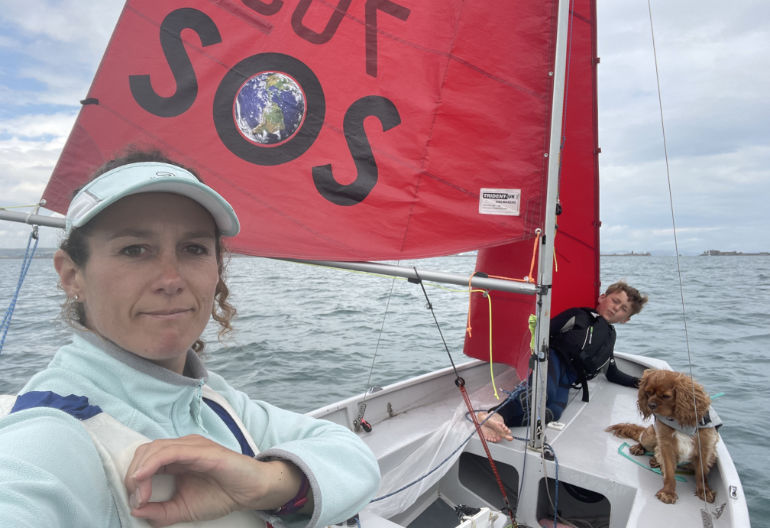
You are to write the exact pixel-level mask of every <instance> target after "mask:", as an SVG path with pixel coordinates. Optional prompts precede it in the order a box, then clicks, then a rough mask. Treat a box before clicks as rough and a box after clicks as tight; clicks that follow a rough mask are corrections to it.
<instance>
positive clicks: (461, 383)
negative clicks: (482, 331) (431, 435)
mask: <svg viewBox="0 0 770 528" xmlns="http://www.w3.org/2000/svg"><path fill="white" fill-rule="evenodd" d="M413 269H414V275H415V277H417V279H416V282H417V283H418V284H419V285H420V288H422V293H423V295H424V296H425V301H426V303H427V308H428V309H429V310H430V313H431V315H432V316H433V321H434V322H435V323H436V328H437V329H438V333H439V335H440V336H441V341H442V342H443V343H444V350H446V353H447V356H449V362H450V363H451V365H452V370H454V373H455V385H456V386H457V388H458V389H459V390H460V394H462V397H463V400H464V401H465V406H466V407H467V408H468V411H469V412H470V416H471V419H472V420H473V426H474V429H475V432H477V433H478V434H479V440H480V441H481V446H482V447H483V448H484V452H485V453H486V455H487V460H489V465H490V467H491V468H492V473H494V475H495V480H496V481H497V486H498V488H499V489H500V493H501V494H502V497H503V504H504V506H503V508H502V510H503V511H504V512H505V513H506V514H507V515H508V517H509V518H510V519H511V522H512V524H513V525H514V526H516V525H517V523H516V515H515V513H514V511H513V508H512V507H511V503H510V500H509V499H508V493H506V491H505V486H504V485H503V480H502V478H501V477H500V473H499V472H498V471H497V464H495V459H494V457H492V453H491V452H490V451H489V445H488V444H487V440H486V438H484V435H483V434H482V433H481V424H479V420H478V418H477V416H476V413H475V412H473V404H472V403H471V399H470V396H468V391H467V390H466V389H465V380H464V379H463V378H462V377H461V376H460V373H459V372H457V367H456V366H455V362H454V359H453V358H452V354H451V353H450V352H449V347H448V346H447V344H446V339H444V333H443V332H442V331H441V325H440V324H439V322H438V319H437V318H436V312H434V311H433V305H432V304H431V302H430V299H429V298H428V292H427V291H426V290H425V285H424V284H423V281H422V279H421V278H420V275H419V272H418V271H417V268H413Z"/></svg>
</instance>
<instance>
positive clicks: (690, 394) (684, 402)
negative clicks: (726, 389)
mask: <svg viewBox="0 0 770 528" xmlns="http://www.w3.org/2000/svg"><path fill="white" fill-rule="evenodd" d="M675 398H676V405H675V414H676V416H675V417H676V419H677V420H678V421H679V423H681V424H682V425H689V426H694V425H696V424H697V423H698V419H699V418H700V417H701V416H703V415H704V414H706V412H707V411H708V409H709V406H711V398H709V395H708V394H706V391H705V390H704V388H703V385H701V384H700V383H698V382H696V381H693V380H692V378H690V377H689V376H686V375H684V374H681V373H680V374H679V376H677V382H676V386H675Z"/></svg>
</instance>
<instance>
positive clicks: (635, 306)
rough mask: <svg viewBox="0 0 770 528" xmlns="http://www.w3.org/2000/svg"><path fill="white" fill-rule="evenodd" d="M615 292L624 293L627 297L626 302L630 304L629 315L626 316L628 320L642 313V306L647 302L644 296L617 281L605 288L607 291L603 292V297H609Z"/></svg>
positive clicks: (631, 287)
mask: <svg viewBox="0 0 770 528" xmlns="http://www.w3.org/2000/svg"><path fill="white" fill-rule="evenodd" d="M617 291H622V292H626V296H628V301H629V302H630V303H631V314H630V315H629V316H628V317H629V318H630V317H631V316H632V315H636V314H638V313H639V312H641V311H642V308H644V305H645V303H646V302H647V296H646V295H644V294H642V293H640V292H639V290H637V289H636V288H634V287H633V286H630V285H629V284H627V283H626V282H624V281H618V282H616V283H614V284H610V285H609V287H608V288H607V291H606V292H604V295H609V294H611V293H615V292H617Z"/></svg>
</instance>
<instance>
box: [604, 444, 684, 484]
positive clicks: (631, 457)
mask: <svg viewBox="0 0 770 528" xmlns="http://www.w3.org/2000/svg"><path fill="white" fill-rule="evenodd" d="M630 447H631V446H630V445H628V443H627V442H623V443H622V444H620V447H618V454H619V455H621V456H623V457H625V458H627V459H629V460H630V461H631V462H633V463H634V464H636V465H638V466H641V467H643V468H644V469H647V470H649V471H652V472H653V473H657V474H658V475H663V473H662V472H661V470H660V468H654V467H650V466H649V465H644V464H642V463H641V462H639V461H638V460H637V459H636V457H634V456H632V455H631V454H630V453H626V452H625V451H624V450H623V449H624V448H630ZM674 478H675V479H676V480H678V481H679V482H687V479H686V478H684V477H683V476H681V475H674Z"/></svg>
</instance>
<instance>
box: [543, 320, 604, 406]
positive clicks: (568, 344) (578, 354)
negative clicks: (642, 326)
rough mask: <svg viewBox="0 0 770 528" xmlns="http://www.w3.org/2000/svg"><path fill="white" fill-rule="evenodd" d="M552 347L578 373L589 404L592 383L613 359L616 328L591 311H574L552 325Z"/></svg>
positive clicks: (553, 321) (584, 399) (579, 381)
mask: <svg viewBox="0 0 770 528" xmlns="http://www.w3.org/2000/svg"><path fill="white" fill-rule="evenodd" d="M550 347H551V348H552V349H554V350H555V351H556V352H557V353H558V354H559V355H560V356H561V357H562V358H563V359H564V360H565V361H566V362H567V364H568V365H569V366H570V367H571V368H572V369H573V370H574V371H575V373H576V374H577V378H578V383H579V384H580V385H581V386H582V388H583V401H586V402H587V401H588V380H590V379H592V378H594V377H595V376H596V375H597V374H598V373H599V372H600V371H601V369H602V367H604V366H605V365H606V364H607V363H608V362H609V361H610V359H611V358H612V351H613V348H614V347H615V328H614V327H613V326H612V325H611V324H610V323H608V322H607V320H606V319H604V317H601V316H600V315H599V314H598V313H596V312H595V311H594V310H592V309H590V308H571V309H569V310H566V311H564V312H562V313H560V314H559V315H557V316H556V317H554V318H553V319H552V321H551V332H550Z"/></svg>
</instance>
